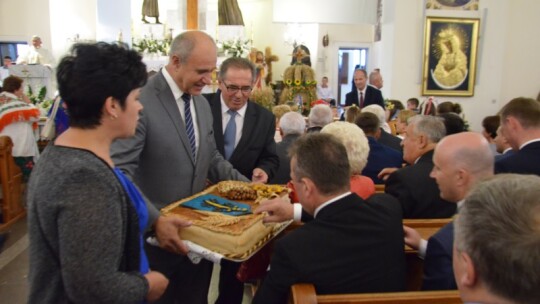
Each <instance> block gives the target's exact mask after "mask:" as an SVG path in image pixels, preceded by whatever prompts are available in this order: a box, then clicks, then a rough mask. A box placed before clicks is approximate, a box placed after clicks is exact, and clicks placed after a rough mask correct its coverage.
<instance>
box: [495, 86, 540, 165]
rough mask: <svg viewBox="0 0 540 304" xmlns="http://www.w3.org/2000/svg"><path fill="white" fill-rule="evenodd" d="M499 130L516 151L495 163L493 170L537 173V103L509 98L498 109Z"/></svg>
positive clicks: (539, 139)
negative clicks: (499, 109)
mask: <svg viewBox="0 0 540 304" xmlns="http://www.w3.org/2000/svg"><path fill="white" fill-rule="evenodd" d="M500 116H501V133H502V134H503V135H504V136H505V137H506V140H508V143H509V144H510V146H511V147H512V149H513V150H514V151H516V153H515V154H514V155H512V156H509V157H506V158H504V159H501V160H498V161H497V162H496V163H495V172H496V173H505V172H506V173H519V174H536V175H540V103H539V102H538V101H536V100H534V99H532V98H524V97H519V98H515V99H512V100H511V101H510V102H508V103H507V104H506V105H505V106H504V107H503V108H502V109H501V111H500Z"/></svg>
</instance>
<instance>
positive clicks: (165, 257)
mask: <svg viewBox="0 0 540 304" xmlns="http://www.w3.org/2000/svg"><path fill="white" fill-rule="evenodd" d="M144 249H145V250H146V255H147V256H148V261H149V262H150V269H151V270H154V271H159V272H161V273H163V274H164V275H165V276H166V277H167V278H168V279H169V286H168V287H167V289H166V290H165V293H164V294H163V296H162V297H161V298H160V299H159V300H158V301H156V302H153V303H159V304H179V303H190V304H207V303H208V289H209V287H210V279H211V278H212V268H213V264H212V263H211V262H209V261H207V260H204V259H203V260H201V262H200V263H199V264H193V263H191V261H190V260H189V258H188V257H187V256H183V255H179V254H174V253H170V252H168V251H166V250H163V249H161V248H159V247H155V246H152V245H148V244H145V248H144Z"/></svg>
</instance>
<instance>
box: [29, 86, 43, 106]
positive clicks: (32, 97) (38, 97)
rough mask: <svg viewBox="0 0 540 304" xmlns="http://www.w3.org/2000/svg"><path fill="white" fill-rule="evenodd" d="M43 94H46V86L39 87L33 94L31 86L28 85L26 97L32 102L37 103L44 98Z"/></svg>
mask: <svg viewBox="0 0 540 304" xmlns="http://www.w3.org/2000/svg"><path fill="white" fill-rule="evenodd" d="M45 95H47V87H45V86H43V87H41V89H39V92H38V94H37V95H34V91H33V90H32V86H30V85H28V98H29V99H30V101H32V103H33V104H35V105H37V104H39V103H41V102H43V101H44V100H45Z"/></svg>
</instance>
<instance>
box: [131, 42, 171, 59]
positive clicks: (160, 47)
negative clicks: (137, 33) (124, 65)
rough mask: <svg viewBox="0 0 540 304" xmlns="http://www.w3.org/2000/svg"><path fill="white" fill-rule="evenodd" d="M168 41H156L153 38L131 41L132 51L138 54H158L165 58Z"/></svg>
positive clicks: (168, 45)
mask: <svg viewBox="0 0 540 304" xmlns="http://www.w3.org/2000/svg"><path fill="white" fill-rule="evenodd" d="M169 47H170V41H169V40H167V39H165V40H158V39H154V38H149V39H147V38H143V39H140V40H139V41H133V49H134V50H136V51H137V52H139V53H148V54H158V55H163V56H166V55H167V52H168V51H169Z"/></svg>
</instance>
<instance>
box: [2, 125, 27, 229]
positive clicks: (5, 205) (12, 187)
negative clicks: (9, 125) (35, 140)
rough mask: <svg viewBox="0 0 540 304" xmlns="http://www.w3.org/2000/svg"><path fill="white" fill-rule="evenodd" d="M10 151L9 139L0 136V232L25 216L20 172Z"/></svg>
mask: <svg viewBox="0 0 540 304" xmlns="http://www.w3.org/2000/svg"><path fill="white" fill-rule="evenodd" d="M12 149H13V142H12V141H11V138H9V137H8V136H0V183H1V187H2V199H1V201H0V205H1V207H2V222H1V223H0V230H2V229H5V228H6V227H8V226H9V225H11V224H13V223H14V222H15V221H17V220H18V219H19V218H21V217H23V216H24V215H25V214H26V210H25V209H24V207H23V205H22V172H21V169H20V168H19V166H17V164H15V161H14V160H13V156H12V155H11V150H12Z"/></svg>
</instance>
